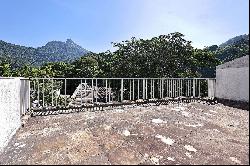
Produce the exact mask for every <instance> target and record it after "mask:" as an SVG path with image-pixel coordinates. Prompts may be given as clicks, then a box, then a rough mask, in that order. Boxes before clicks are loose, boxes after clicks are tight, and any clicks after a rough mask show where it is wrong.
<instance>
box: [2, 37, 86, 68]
mask: <svg viewBox="0 0 250 166" xmlns="http://www.w3.org/2000/svg"><path fill="white" fill-rule="evenodd" d="M88 52H89V51H87V50H85V49H84V48H82V47H81V46H79V45H77V44H75V43H74V42H73V41H72V40H71V39H67V41H66V42H61V41H51V42H48V43H47V44H46V45H45V46H42V47H38V48H32V47H25V46H20V45H15V44H11V43H7V42H4V41H2V40H0V60H1V61H6V62H8V63H10V64H11V66H12V67H13V68H19V67H21V66H23V65H32V66H40V65H42V64H45V63H47V62H59V61H65V62H69V61H72V60H75V59H77V58H79V57H81V56H83V55H85V54H86V53H88Z"/></svg>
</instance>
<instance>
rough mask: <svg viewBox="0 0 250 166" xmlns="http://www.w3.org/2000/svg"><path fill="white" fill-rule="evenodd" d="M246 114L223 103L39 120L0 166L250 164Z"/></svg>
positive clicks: (128, 109)
mask: <svg viewBox="0 0 250 166" xmlns="http://www.w3.org/2000/svg"><path fill="white" fill-rule="evenodd" d="M248 158H249V112H248V111H244V110H240V109H236V108H232V107H226V106H223V105H221V104H216V105H208V104H201V103H189V104H182V105H179V106H178V105H161V106H149V107H143V106H135V107H132V106H126V107H124V108H113V109H111V110H105V111H96V112H80V113H72V114H61V115H50V116H37V117H32V118H30V119H29V121H28V122H27V124H26V125H25V126H24V127H23V128H20V129H19V130H18V132H17V133H16V135H15V136H14V137H13V139H12V140H11V141H10V143H9V144H8V146H7V147H6V148H5V150H4V151H3V152H2V154H0V164H216V165H217V164H249V159H248Z"/></svg>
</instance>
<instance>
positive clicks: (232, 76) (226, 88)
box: [216, 67, 249, 102]
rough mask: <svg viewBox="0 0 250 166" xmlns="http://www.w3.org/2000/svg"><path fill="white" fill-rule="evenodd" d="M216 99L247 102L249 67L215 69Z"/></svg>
mask: <svg viewBox="0 0 250 166" xmlns="http://www.w3.org/2000/svg"><path fill="white" fill-rule="evenodd" d="M216 97H217V98H220V99H230V100H236V101H247V102H249V67H241V68H223V69H216Z"/></svg>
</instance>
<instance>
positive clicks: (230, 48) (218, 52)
mask: <svg viewBox="0 0 250 166" xmlns="http://www.w3.org/2000/svg"><path fill="white" fill-rule="evenodd" d="M205 49H207V50H209V51H211V52H212V53H213V54H214V55H215V56H216V58H218V59H219V60H220V62H221V63H225V62H228V61H232V60H234V59H236V58H240V57H243V56H246V55H249V34H244V35H240V36H236V37H234V38H231V39H229V40H227V41H226V42H224V43H222V44H220V45H219V46H218V45H212V46H209V47H207V48H205ZM200 72H201V73H202V75H203V77H215V67H213V68H203V69H202V70H201V71H200Z"/></svg>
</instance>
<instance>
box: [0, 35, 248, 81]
mask: <svg viewBox="0 0 250 166" xmlns="http://www.w3.org/2000/svg"><path fill="white" fill-rule="evenodd" d="M113 46H114V47H115V48H117V49H116V51H114V52H110V51H106V52H102V53H92V52H89V53H88V54H86V55H85V56H82V57H80V58H79V59H77V60H74V61H73V62H53V61H52V62H49V63H46V64H44V65H42V66H38V67H31V66H30V65H24V66H22V67H19V68H18V69H15V68H14V67H13V66H11V64H13V62H10V61H13V60H15V59H14V58H11V59H2V60H1V62H0V76H23V77H215V67H216V66H217V65H218V64H220V63H222V62H224V61H228V60H229V59H234V58H237V57H241V56H244V55H246V54H248V51H249V38H248V35H247V37H244V38H241V39H237V41H234V42H230V44H228V45H223V47H222V46H217V45H214V46H210V47H206V48H204V49H195V48H193V47H192V45H191V41H187V40H185V39H184V35H183V34H181V33H179V32H176V33H170V34H168V35H161V36H158V37H154V38H152V39H146V40H145V39H136V38H131V40H126V41H122V42H120V43H113ZM23 55H26V54H23Z"/></svg>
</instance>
